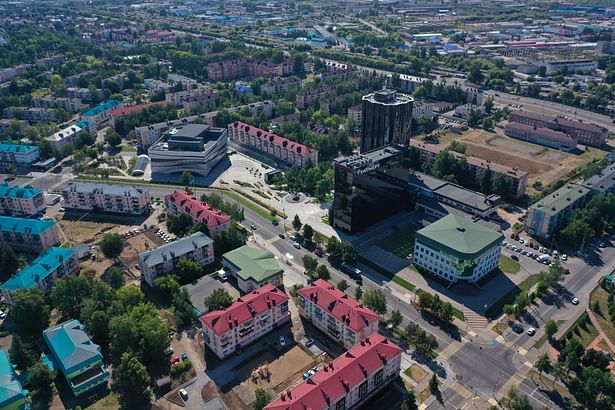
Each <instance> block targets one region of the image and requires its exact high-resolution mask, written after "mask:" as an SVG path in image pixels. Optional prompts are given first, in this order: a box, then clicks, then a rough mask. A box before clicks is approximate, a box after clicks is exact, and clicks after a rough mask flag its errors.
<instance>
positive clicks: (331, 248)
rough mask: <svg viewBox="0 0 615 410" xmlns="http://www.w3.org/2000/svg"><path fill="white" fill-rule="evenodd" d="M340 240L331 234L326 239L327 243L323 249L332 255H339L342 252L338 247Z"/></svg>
mask: <svg viewBox="0 0 615 410" xmlns="http://www.w3.org/2000/svg"><path fill="white" fill-rule="evenodd" d="M340 245H341V243H340V241H339V240H338V239H337V238H336V237H335V236H331V237H329V239H327V245H326V248H325V250H326V251H327V253H328V254H329V255H331V256H333V257H339V256H341V254H342V250H341V249H340Z"/></svg>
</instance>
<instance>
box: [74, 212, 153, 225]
mask: <svg viewBox="0 0 615 410" xmlns="http://www.w3.org/2000/svg"><path fill="white" fill-rule="evenodd" d="M149 216H150V213H149V212H148V213H147V214H143V215H126V214H114V213H106V212H96V211H80V210H77V209H66V211H65V212H64V216H63V218H62V220H65V221H86V222H99V223H111V224H114V225H117V224H118V219H119V220H121V221H122V222H123V223H122V225H142V224H143V223H145V221H146V220H147V218H148V217H149Z"/></svg>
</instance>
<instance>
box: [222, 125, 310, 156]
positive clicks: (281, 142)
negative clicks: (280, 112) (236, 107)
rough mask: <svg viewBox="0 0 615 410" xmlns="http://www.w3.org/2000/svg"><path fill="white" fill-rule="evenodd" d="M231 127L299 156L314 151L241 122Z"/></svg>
mask: <svg viewBox="0 0 615 410" xmlns="http://www.w3.org/2000/svg"><path fill="white" fill-rule="evenodd" d="M232 127H234V128H240V129H241V130H243V131H245V132H247V133H248V134H250V135H252V136H253V137H257V138H261V139H263V140H264V141H269V142H270V143H272V144H275V145H278V146H282V147H284V148H287V149H289V150H291V151H296V152H297V153H298V154H301V153H302V152H304V153H307V154H310V153H312V152H313V151H316V150H315V149H314V148H312V147H308V146H307V145H303V144H299V143H298V142H295V141H291V140H289V139H287V138H284V137H281V136H279V135H276V134H272V133H270V132H268V131H265V130H262V129H260V128H257V127H254V126H252V125H248V124H246V123H245V122H241V121H235V122H234V123H233V125H232Z"/></svg>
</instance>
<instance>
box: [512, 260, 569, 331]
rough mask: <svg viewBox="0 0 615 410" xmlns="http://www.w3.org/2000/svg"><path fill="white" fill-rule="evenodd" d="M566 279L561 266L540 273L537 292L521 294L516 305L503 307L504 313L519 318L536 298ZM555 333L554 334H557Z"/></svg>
mask: <svg viewBox="0 0 615 410" xmlns="http://www.w3.org/2000/svg"><path fill="white" fill-rule="evenodd" d="M563 278H564V268H562V266H561V265H560V264H555V265H553V266H550V267H549V269H548V270H547V271H546V272H544V271H543V272H540V273H539V274H538V280H537V282H536V291H535V292H533V293H531V294H530V293H528V292H525V291H522V292H520V293H519V294H518V295H517V297H516V298H515V302H514V304H506V305H504V306H503V307H502V311H503V312H504V314H506V315H507V316H514V317H519V316H521V314H522V313H523V312H524V311H525V308H527V307H528V306H529V305H530V304H531V303H532V302H533V301H534V299H535V298H536V297H540V296H542V295H544V294H545V293H546V292H548V291H549V290H550V289H553V288H555V287H556V286H557V285H558V284H559V282H561V281H562V279H563ZM556 331H557V329H555V331H554V332H553V334H555V332H556Z"/></svg>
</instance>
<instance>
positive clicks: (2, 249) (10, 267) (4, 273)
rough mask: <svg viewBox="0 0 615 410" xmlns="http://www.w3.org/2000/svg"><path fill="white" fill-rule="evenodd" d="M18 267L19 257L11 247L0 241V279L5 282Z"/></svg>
mask: <svg viewBox="0 0 615 410" xmlns="http://www.w3.org/2000/svg"><path fill="white" fill-rule="evenodd" d="M18 269H19V259H18V258H17V255H15V252H13V249H11V247H10V246H9V245H8V244H6V243H4V242H0V281H2V282H5V281H6V280H8V279H9V278H10V277H11V276H13V274H15V272H17V270H18Z"/></svg>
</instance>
